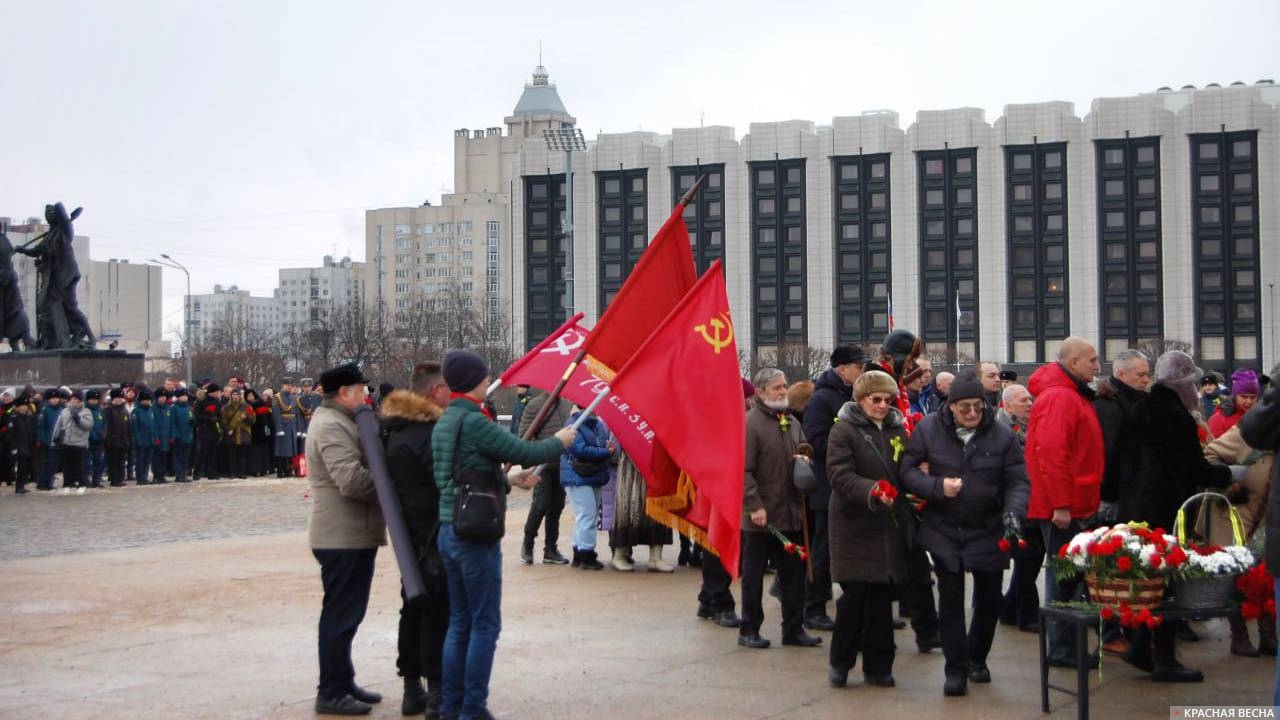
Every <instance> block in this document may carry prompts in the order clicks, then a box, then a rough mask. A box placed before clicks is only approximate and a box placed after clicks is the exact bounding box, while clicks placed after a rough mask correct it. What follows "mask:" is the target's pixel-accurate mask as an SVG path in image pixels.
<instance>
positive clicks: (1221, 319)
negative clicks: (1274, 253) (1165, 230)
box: [1191, 130, 1262, 369]
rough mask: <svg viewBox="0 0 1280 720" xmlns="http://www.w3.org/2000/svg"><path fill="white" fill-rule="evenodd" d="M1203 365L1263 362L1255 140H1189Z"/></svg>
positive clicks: (1242, 136) (1249, 133) (1246, 136)
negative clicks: (1207, 363) (1205, 363)
mask: <svg viewBox="0 0 1280 720" xmlns="http://www.w3.org/2000/svg"><path fill="white" fill-rule="evenodd" d="M1191 179H1192V197H1193V198H1194V199H1195V201H1194V203H1193V204H1192V209H1191V228H1192V238H1193V240H1192V245H1193V250H1194V256H1195V270H1194V272H1193V273H1192V275H1193V278H1194V279H1193V282H1194V283H1195V286H1196V287H1195V298H1196V301H1195V329H1196V338H1197V342H1198V343H1199V348H1198V350H1199V354H1198V355H1197V358H1198V359H1203V360H1205V361H1206V362H1213V363H1218V362H1221V363H1222V364H1223V365H1224V366H1225V367H1226V368H1227V369H1231V368H1235V367H1239V366H1252V367H1255V368H1256V367H1258V365H1259V362H1260V360H1261V358H1262V352H1261V351H1262V328H1261V307H1260V306H1259V300H1260V295H1261V291H1260V289H1259V282H1260V281H1259V278H1258V274H1259V273H1258V270H1259V266H1258V191H1257V187H1258V133H1257V131H1256V130H1245V131H1241V132H1221V133H1205V134H1201V135H1192V136H1191Z"/></svg>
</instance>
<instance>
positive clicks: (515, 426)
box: [511, 385, 533, 435]
mask: <svg viewBox="0 0 1280 720" xmlns="http://www.w3.org/2000/svg"><path fill="white" fill-rule="evenodd" d="M532 399H533V392H532V389H531V388H530V387H529V386H528V385H517V386H516V400H515V404H514V405H512V406H511V433H512V434H513V435H519V434H520V418H522V417H524V411H525V409H526V408H527V407H528V406H529V401H530V400H532Z"/></svg>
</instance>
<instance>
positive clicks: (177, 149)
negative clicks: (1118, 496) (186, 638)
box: [0, 0, 1280, 333]
mask: <svg viewBox="0 0 1280 720" xmlns="http://www.w3.org/2000/svg"><path fill="white" fill-rule="evenodd" d="M0 28H3V29H4V34H5V40H4V43H3V48H4V51H3V55H2V56H0V57H2V58H3V59H0V89H3V95H2V98H3V102H4V103H5V106H6V107H5V108H4V111H3V112H0V163H2V167H3V171H2V172H0V215H7V216H10V217H13V218H15V220H21V219H24V218H26V217H28V216H31V215H41V214H42V212H43V207H44V204H45V203H47V202H52V201H55V200H61V201H64V202H66V204H67V205H68V206H69V207H75V206H77V205H83V206H84V208H85V211H84V215H83V216H82V217H81V218H80V220H79V221H78V222H77V223H76V231H77V234H83V235H88V236H90V238H91V243H92V254H93V257H94V259H98V260H105V259H107V258H112V257H115V258H127V259H129V260H130V261H131V262H143V261H145V260H146V259H147V258H150V257H154V256H155V255H156V254H157V253H160V252H168V253H170V254H171V255H173V256H174V257H175V258H177V259H179V260H181V261H182V262H184V263H186V264H187V265H188V266H189V267H191V268H192V276H193V277H192V284H193V288H192V289H193V291H194V292H197V293H198V292H208V291H210V290H211V289H212V287H213V285H214V284H215V283H220V284H224V285H230V284H238V285H239V286H240V287H241V288H247V289H249V290H252V291H253V292H254V293H255V294H268V293H269V292H270V291H271V289H273V288H274V287H275V284H276V278H277V275H276V271H277V269H278V268H280V267H302V266H307V265H318V264H319V263H320V259H321V257H322V256H323V255H325V254H327V253H333V254H336V255H339V256H341V255H346V254H350V255H351V256H352V257H353V258H355V259H357V260H363V259H364V214H363V211H364V209H366V208H370V207H387V206H398V205H419V204H421V203H422V201H423V200H424V199H430V200H431V202H432V203H437V202H438V201H439V197H440V194H441V190H442V188H443V189H444V190H445V191H448V190H450V189H451V187H450V186H451V184H452V182H453V157H452V155H453V152H452V151H453V130H454V129H455V128H460V127H468V128H481V127H488V126H493V125H500V124H502V119H503V118H504V117H505V116H506V115H508V114H509V113H510V112H511V110H512V108H513V107H514V106H515V102H516V100H517V99H518V98H519V96H520V92H521V90H522V87H523V83H524V81H525V80H526V79H527V78H528V76H529V74H530V72H531V71H532V69H533V66H534V65H536V64H537V56H538V43H539V40H541V41H542V47H543V62H544V64H545V65H546V67H547V69H548V70H549V71H550V74H551V79H552V81H553V82H555V83H556V84H557V85H558V87H559V91H560V96H561V98H562V99H563V100H564V102H565V105H566V107H567V108H568V110H569V112H570V113H572V114H573V115H575V116H576V117H577V118H578V120H579V123H580V125H581V127H582V128H583V129H584V130H585V131H586V132H587V134H588V136H594V135H595V134H596V133H597V132H601V131H604V132H626V131H630V130H637V129H643V130H649V131H655V132H660V133H664V132H668V131H669V130H670V129H671V128H672V127H693V126H697V125H698V123H699V121H700V119H702V120H704V121H705V124H708V125H710V124H720V125H730V126H733V127H734V128H736V130H737V132H738V135H739V136H741V135H742V134H743V133H745V132H746V130H747V126H748V124H749V123H751V122H762V121H771V120H788V119H806V120H813V121H815V122H818V123H820V124H825V123H828V122H830V119H831V118H832V117H833V116H836V115H854V114H858V113H860V112H862V111H864V110H875V109H891V110H896V111H897V112H898V113H899V114H900V117H901V121H902V126H903V128H904V129H905V127H906V126H908V125H909V124H910V123H911V122H912V120H913V119H914V116H915V113H916V111H917V110H921V109H944V108H951V107H960V106H970V107H980V108H984V109H985V110H986V112H987V120H988V121H989V122H990V121H994V120H995V118H997V117H998V116H999V115H1000V113H1001V108H1002V107H1003V106H1004V105H1005V104H1008V103H1021V102H1040V101H1046V100H1068V101H1071V102H1074V103H1075V105H1076V112H1077V114H1080V115H1083V114H1084V113H1086V112H1087V111H1088V106H1089V102H1090V101H1091V100H1092V99H1093V98H1095V97H1104V96H1123V95H1132V94H1136V93H1139V92H1149V91H1151V90H1154V89H1155V88H1157V87H1159V86H1161V85H1169V86H1172V87H1175V88H1177V87H1179V86H1181V85H1184V84H1187V83H1191V84H1195V85H1197V86H1203V85H1205V84H1206V83H1210V82H1218V83H1221V84H1223V85H1226V84H1228V83H1230V82H1232V81H1235V80H1242V81H1244V82H1247V83H1250V84H1252V83H1253V82H1254V81H1255V80H1258V79H1259V78H1272V77H1277V76H1280V68H1278V66H1277V58H1280V55H1278V54H1277V51H1276V49H1275V46H1274V42H1275V34H1276V31H1277V30H1280V3H1277V2H1275V0H1258V1H1256V2H1215V3H1205V2H1185V1H1182V0H1173V1H1171V0H1165V1H1164V2H1159V3H1155V2H1118V1H1117V0H1107V1H1106V2H1095V1H1093V0H1088V1H1079V2H1070V3H1067V2H1038V1H1036V0H1021V1H1020V2H980V3H979V2H974V3H964V2H955V1H947V2H910V1H898V2H874V3H863V2H847V1H846V2H839V1H832V2H826V3H820V2H807V1H799V0H774V1H773V2H764V1H759V2H757V1H756V0H750V1H743V2H735V3H722V2H699V1H697V0H685V1H684V2H678V3H677V2H668V1H666V0H649V1H648V2H627V3H618V2H606V1H595V2H580V3H573V2H558V3H531V2H528V1H527V0H526V1H524V2H506V1H505V0H487V1H485V2H450V3H442V2H438V1H435V0H419V1H418V2H408V1H403V2H392V1H380V2H376V3H352V2H330V1H324V2H320V1H312V2H272V1H270V0H267V1H263V0H257V1H254V2H217V3H209V2H189V1H182V0H179V1H178V2H117V1H113V2H90V1H88V0H86V1H84V2H59V1H56V0H39V1H29V0H0ZM183 291H184V282H183V278H182V275H181V274H180V273H177V272H169V271H166V275H165V315H166V320H165V330H166V333H167V332H168V330H169V328H170V327H176V326H177V325H178V324H180V323H181V311H182V293H183Z"/></svg>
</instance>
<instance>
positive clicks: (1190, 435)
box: [1118, 350, 1231, 682]
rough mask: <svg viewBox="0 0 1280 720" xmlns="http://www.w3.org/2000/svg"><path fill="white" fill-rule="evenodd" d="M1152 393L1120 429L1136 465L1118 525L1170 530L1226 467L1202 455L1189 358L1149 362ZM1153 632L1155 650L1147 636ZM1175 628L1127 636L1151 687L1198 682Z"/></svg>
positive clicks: (1129, 657) (1124, 486) (1224, 480)
mask: <svg viewBox="0 0 1280 720" xmlns="http://www.w3.org/2000/svg"><path fill="white" fill-rule="evenodd" d="M1155 374H1156V382H1155V385H1153V386H1152V387H1151V393H1150V394H1149V395H1148V396H1147V397H1146V398H1144V399H1142V400H1139V401H1138V402H1137V404H1135V405H1134V406H1133V415H1132V417H1131V422H1130V424H1129V425H1128V426H1127V427H1128V429H1129V432H1130V433H1132V434H1133V437H1132V442H1133V447H1134V448H1135V450H1136V451H1137V456H1138V459H1137V463H1136V464H1135V466H1134V468H1133V472H1131V473H1130V474H1129V476H1128V477H1124V478H1121V479H1120V512H1119V514H1118V518H1119V520H1120V522H1147V523H1150V524H1151V525H1152V527H1161V528H1164V529H1165V530H1172V529H1173V522H1174V519H1175V518H1176V517H1177V514H1178V508H1179V507H1181V506H1182V503H1183V502H1185V501H1186V499H1187V498H1189V497H1191V496H1192V495H1194V494H1195V493H1196V492H1197V490H1198V489H1199V488H1200V487H1206V486H1207V487H1216V488H1220V487H1225V486H1226V485H1229V484H1230V483H1231V470H1230V468H1228V467H1227V466H1225V465H1214V464H1212V463H1210V462H1209V461H1208V460H1206V459H1205V457H1204V452H1203V451H1202V450H1201V448H1200V435H1199V433H1198V431H1197V426H1196V420H1195V418H1194V417H1192V416H1191V413H1192V412H1195V411H1198V410H1199V409H1200V397H1199V394H1198V393H1197V389H1198V387H1199V383H1200V378H1201V377H1202V376H1203V374H1204V373H1202V372H1201V371H1200V369H1199V368H1198V367H1196V363H1195V361H1194V360H1192V359H1191V356H1190V355H1188V354H1186V353H1184V352H1179V351H1177V350H1171V351H1169V352H1167V353H1165V354H1164V355H1161V356H1160V359H1158V360H1156V373H1155ZM1153 635H1154V650H1153V637H1152V636H1153ZM1176 643H1177V624H1176V623H1166V624H1163V625H1161V626H1160V627H1158V628H1156V630H1155V632H1154V633H1152V632H1150V631H1148V630H1147V629H1146V628H1142V629H1140V630H1137V631H1135V632H1134V633H1133V634H1132V636H1131V637H1130V638H1129V651H1128V652H1127V653H1125V656H1124V659H1125V661H1126V662H1128V663H1129V664H1131V665H1133V666H1134V667H1137V668H1138V669H1140V670H1145V671H1147V672H1150V673H1151V679H1152V680H1154V681H1156V682H1201V681H1202V680H1204V675H1203V674H1201V673H1200V671H1199V670H1193V669H1191V668H1188V667H1185V666H1184V665H1183V664H1182V663H1180V662H1178V658H1177V649H1176Z"/></svg>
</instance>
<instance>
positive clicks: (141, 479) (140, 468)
mask: <svg viewBox="0 0 1280 720" xmlns="http://www.w3.org/2000/svg"><path fill="white" fill-rule="evenodd" d="M155 451H156V449H155V447H153V446H147V447H136V448H134V449H133V464H134V472H135V473H137V474H136V475H135V477H136V478H138V484H139V485H143V484H146V482H147V481H148V477H149V476H148V471H150V470H151V458H152V457H153V456H154V455H155Z"/></svg>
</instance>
